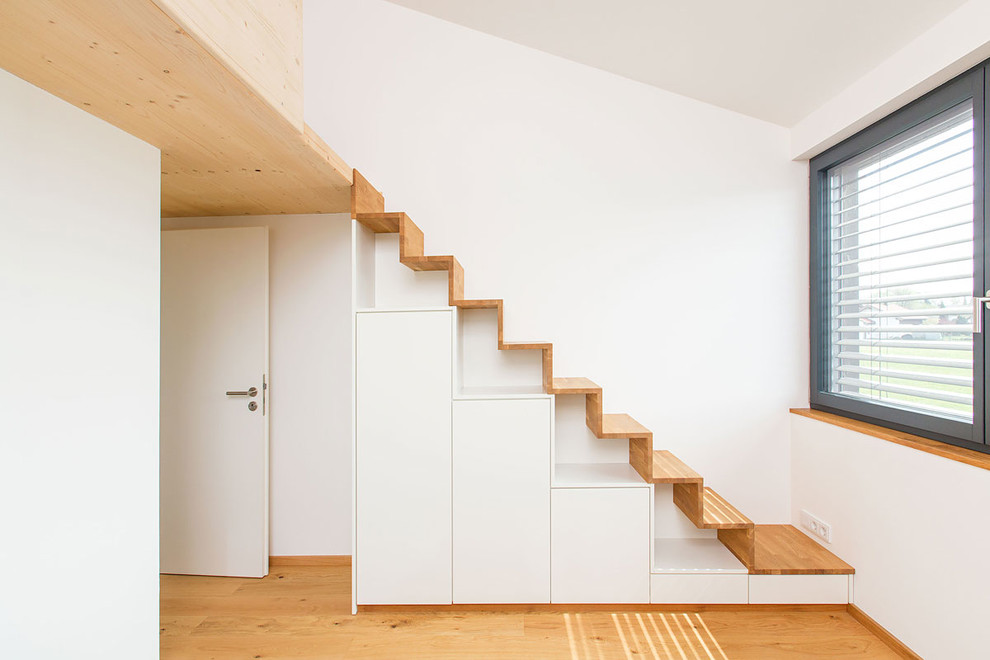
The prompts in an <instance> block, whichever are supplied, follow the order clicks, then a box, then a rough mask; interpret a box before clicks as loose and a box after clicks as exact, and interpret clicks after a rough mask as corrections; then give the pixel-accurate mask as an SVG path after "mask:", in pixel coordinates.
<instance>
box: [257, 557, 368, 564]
mask: <svg viewBox="0 0 990 660" xmlns="http://www.w3.org/2000/svg"><path fill="white" fill-rule="evenodd" d="M268 565H269V566H350V565H351V556H350V555H278V556H272V557H269V558H268Z"/></svg>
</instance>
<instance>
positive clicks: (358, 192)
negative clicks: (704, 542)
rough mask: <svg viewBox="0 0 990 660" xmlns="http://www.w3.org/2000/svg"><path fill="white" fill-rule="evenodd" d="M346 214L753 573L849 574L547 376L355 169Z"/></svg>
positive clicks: (547, 366)
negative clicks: (477, 318) (623, 445)
mask: <svg viewBox="0 0 990 660" xmlns="http://www.w3.org/2000/svg"><path fill="white" fill-rule="evenodd" d="M351 201H352V217H353V218H354V219H355V220H356V221H357V222H359V223H361V224H362V225H363V226H365V227H366V228H368V229H369V230H371V231H372V232H374V233H389V234H398V235H399V261H400V262H401V263H402V264H404V265H405V266H407V267H408V268H410V269H412V270H415V271H444V270H445V271H447V273H448V304H449V305H450V306H452V307H458V308H461V309H494V310H497V316H498V348H499V350H506V351H511V350H538V351H542V354H543V390H544V391H545V392H546V393H547V394H554V395H580V396H584V397H585V421H586V423H587V425H588V428H589V429H591V430H592V431H593V432H594V433H595V435H596V436H597V437H599V438H603V439H628V441H629V464H630V465H631V466H632V467H633V469H635V470H636V472H637V473H638V474H639V475H640V477H642V478H643V480H644V481H646V482H647V483H657V484H672V485H673V497H674V503H675V504H676V505H677V507H678V508H679V509H680V510H681V511H682V512H683V513H684V515H685V516H687V518H688V519H689V520H690V521H691V522H692V523H693V524H694V525H695V526H696V527H698V528H699V529H714V530H717V535H718V540H719V541H721V543H722V544H723V545H725V546H726V548H728V549H729V551H731V552H732V554H733V555H735V556H736V558H738V559H739V561H740V562H742V563H743V565H745V566H746V568H747V569H748V570H749V572H750V573H751V574H754V575H801V574H815V575H823V574H831V575H844V574H852V573H854V572H855V571H854V569H853V568H852V567H851V566H849V565H848V564H846V563H845V562H843V561H842V560H841V559H839V558H838V557H836V556H835V555H833V554H832V553H830V552H829V551H828V550H826V549H825V548H823V547H822V546H820V545H818V544H817V543H816V542H815V541H813V540H811V539H810V538H808V537H807V536H805V535H804V534H802V533H801V532H800V531H798V530H797V529H796V528H794V527H793V526H791V525H755V524H754V523H753V521H751V520H750V519H749V518H747V517H746V516H744V515H743V514H742V513H741V512H740V511H739V510H738V509H736V508H735V507H734V506H732V505H731V504H730V503H729V502H728V501H727V500H726V499H725V498H723V497H722V496H721V495H719V494H718V493H717V492H715V491H714V490H713V489H711V488H709V487H707V486H705V485H704V479H703V478H702V476H701V475H700V474H698V473H697V472H695V471H694V470H693V469H691V468H690V467H689V466H688V465H686V464H685V463H684V462H683V461H681V460H680V459H679V458H677V457H676V456H675V455H674V454H672V453H671V452H669V451H667V450H664V449H661V450H654V448H653V432H652V431H650V430H649V429H648V428H646V427H645V426H643V425H642V424H640V423H639V422H637V421H636V420H635V419H634V418H633V417H632V416H630V415H627V414H625V413H612V414H606V413H604V412H603V411H602V388H601V387H600V386H599V385H597V384H596V383H595V382H593V381H591V380H589V379H588V378H583V377H554V375H553V344H551V343H549V342H506V341H504V337H503V332H502V328H503V315H504V305H503V301H502V300H501V299H477V300H470V299H465V298H464V269H463V267H462V266H461V264H460V262H458V261H457V258H456V257H454V256H452V255H442V256H427V255H425V254H424V248H423V242H424V241H423V231H422V230H421V229H420V228H419V227H418V226H416V224H415V223H414V222H413V221H412V220H411V219H410V218H409V216H407V215H406V214H405V213H401V212H398V213H385V212H384V198H383V197H382V196H381V194H380V193H378V192H377V191H376V190H375V189H374V188H373V187H372V186H371V185H370V184H369V183H368V182H367V181H366V180H365V179H364V178H363V177H362V176H361V175H360V173H358V171H357V170H355V171H354V186H353V188H352V197H351Z"/></svg>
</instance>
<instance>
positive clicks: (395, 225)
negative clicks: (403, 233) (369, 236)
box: [355, 213, 405, 234]
mask: <svg viewBox="0 0 990 660" xmlns="http://www.w3.org/2000/svg"><path fill="white" fill-rule="evenodd" d="M404 215H405V213H358V214H357V216H356V217H355V219H356V220H357V221H358V222H360V223H361V224H362V225H364V226H365V227H367V228H368V229H370V230H371V231H373V232H375V233H376V234H395V233H397V232H398V231H399V223H400V222H401V221H402V217H403V216H404Z"/></svg>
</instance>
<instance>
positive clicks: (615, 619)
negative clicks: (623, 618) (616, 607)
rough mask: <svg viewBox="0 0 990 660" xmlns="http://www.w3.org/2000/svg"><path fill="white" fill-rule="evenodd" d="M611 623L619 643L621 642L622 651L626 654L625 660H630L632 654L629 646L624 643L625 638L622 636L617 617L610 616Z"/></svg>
mask: <svg viewBox="0 0 990 660" xmlns="http://www.w3.org/2000/svg"><path fill="white" fill-rule="evenodd" d="M612 623H614V624H615V630H616V631H617V632H618V633H619V641H620V642H622V650H623V651H625V652H626V660H632V652H631V651H630V649H629V644H627V643H626V636H625V635H623V634H622V626H620V625H619V617H618V616H616V615H615V614H612Z"/></svg>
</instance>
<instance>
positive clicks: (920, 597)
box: [791, 415, 990, 660]
mask: <svg viewBox="0 0 990 660" xmlns="http://www.w3.org/2000/svg"><path fill="white" fill-rule="evenodd" d="M791 423H792V428H793V447H792V461H791V465H792V470H793V475H792V483H793V490H792V495H791V502H792V506H793V512H792V519H793V524H794V525H795V526H797V525H798V524H799V515H800V512H801V509H806V510H807V511H810V512H811V513H813V514H814V515H816V516H818V517H819V518H821V519H822V520H824V521H825V522H827V523H829V524H830V525H831V526H832V546H831V547H830V549H831V550H832V551H833V552H835V553H836V554H838V555H839V556H840V557H842V558H843V559H845V560H846V561H847V562H849V563H850V564H852V565H853V566H854V567H855V568H856V580H855V595H854V601H855V603H856V605H858V606H859V607H860V608H861V609H862V610H863V611H865V612H866V613H867V614H869V615H870V616H871V617H873V618H874V619H876V620H877V621H878V622H879V623H880V625H882V626H884V627H885V628H886V629H887V630H889V631H890V632H891V633H893V634H894V635H895V636H897V637H898V638H899V639H900V640H901V641H903V642H904V643H905V644H907V645H908V646H909V647H911V648H912V649H913V650H914V651H915V652H917V653H919V654H920V655H921V656H922V657H924V658H927V659H928V660H939V659H940V658H944V659H946V660H968V659H971V658H972V659H974V660H975V659H976V658H985V657H986V656H987V648H990V628H988V627H987V625H986V624H987V615H988V614H990V605H988V604H990V571H987V570H986V562H987V556H988V554H990V527H988V526H987V524H986V523H987V513H986V511H987V503H988V502H990V471H987V470H983V469H980V468H976V467H972V466H969V465H965V464H963V463H959V462H957V461H951V460H948V459H945V458H941V457H938V456H933V455H932V454H927V453H925V452H921V451H918V450H916V449H911V448H909V447H903V446H901V445H897V444H894V443H891V442H887V441H884V440H880V439H879V438H874V437H872V436H868V435H864V434H861V433H856V432H855V431H849V430H846V429H843V428H839V427H837V426H832V425H830V424H825V423H823V422H819V421H816V420H812V419H807V418H805V417H799V416H797V415H794V416H792V419H791Z"/></svg>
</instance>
